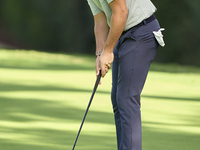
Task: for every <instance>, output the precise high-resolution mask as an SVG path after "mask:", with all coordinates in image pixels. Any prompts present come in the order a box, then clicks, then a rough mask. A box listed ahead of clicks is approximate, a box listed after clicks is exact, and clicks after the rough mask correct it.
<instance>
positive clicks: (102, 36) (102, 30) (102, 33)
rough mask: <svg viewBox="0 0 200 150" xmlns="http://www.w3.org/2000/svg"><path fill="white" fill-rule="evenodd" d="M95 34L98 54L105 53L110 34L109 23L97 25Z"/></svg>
mask: <svg viewBox="0 0 200 150" xmlns="http://www.w3.org/2000/svg"><path fill="white" fill-rule="evenodd" d="M94 33H95V40H96V52H98V51H103V48H104V46H105V43H106V40H107V37H108V33H109V26H108V25H107V22H106V23H105V22H103V23H95V26H94Z"/></svg>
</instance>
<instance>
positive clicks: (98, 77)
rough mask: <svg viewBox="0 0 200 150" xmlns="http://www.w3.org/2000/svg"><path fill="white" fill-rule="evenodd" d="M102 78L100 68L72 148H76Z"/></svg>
mask: <svg viewBox="0 0 200 150" xmlns="http://www.w3.org/2000/svg"><path fill="white" fill-rule="evenodd" d="M100 79H101V70H100V72H99V75H98V76H97V79H96V82H95V85H94V89H93V92H92V95H91V98H90V101H89V104H88V106H87V109H86V111H85V115H84V117H83V120H82V123H81V126H80V128H79V131H78V134H77V136H76V140H75V142H74V146H73V148H72V150H74V148H75V146H76V143H77V140H78V137H79V134H80V132H81V129H82V127H83V123H84V121H85V118H86V115H87V113H88V110H89V108H90V105H91V103H92V99H93V97H94V94H95V92H96V90H97V87H98V85H99V82H100Z"/></svg>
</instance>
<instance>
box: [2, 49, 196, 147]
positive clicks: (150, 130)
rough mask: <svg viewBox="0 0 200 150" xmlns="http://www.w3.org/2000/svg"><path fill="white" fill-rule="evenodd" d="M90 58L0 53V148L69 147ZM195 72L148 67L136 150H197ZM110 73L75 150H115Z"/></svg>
mask: <svg viewBox="0 0 200 150" xmlns="http://www.w3.org/2000/svg"><path fill="white" fill-rule="evenodd" d="M94 62H95V57H91V56H86V55H83V56H82V55H64V54H49V53H44V52H36V51H20V50H0V108H1V109H0V149H2V150H21V149H26V150H47V149H48V150H64V149H71V148H72V146H73V142H74V140H75V137H76V134H77V132H78V129H79V126H80V123H81V121H82V117H83V115H84V113H85V109H86V107H87V104H88V102H89V98H90V96H91V93H92V90H93V86H94V82H95V80H96V77H95V72H94V69H93V68H94ZM199 70H200V69H199V68H195V67H188V66H179V65H175V64H168V65H164V64H163V65H161V64H153V65H152V67H151V71H150V73H149V75H148V78H147V82H146V85H145V88H144V90H143V93H142V100H141V102H142V108H141V110H142V126H143V150H169V149H170V150H198V149H199V147H200V143H199V141H200V119H199V118H200V109H199V108H200V92H199V91H200V73H199V72H200V71H199ZM110 91H111V71H110V72H109V73H108V74H107V76H106V77H105V78H104V79H102V85H101V86H99V87H98V90H97V93H96V94H95V97H94V100H93V102H92V105H91V108H90V111H89V113H88V116H87V118H86V122H85V124H84V126H83V129H82V132H81V135H80V138H79V140H78V143H77V147H76V149H79V150H94V149H95V150H116V149H117V148H116V136H115V126H114V118H113V113H112V105H111V102H110Z"/></svg>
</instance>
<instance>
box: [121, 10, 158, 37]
mask: <svg viewBox="0 0 200 150" xmlns="http://www.w3.org/2000/svg"><path fill="white" fill-rule="evenodd" d="M155 19H156V16H155V15H154V14H153V15H151V16H150V17H149V18H147V19H144V20H143V21H142V22H140V23H139V24H137V25H135V26H133V27H132V28H130V29H128V30H126V31H123V33H122V34H125V33H126V32H128V31H130V30H131V29H133V28H139V27H141V26H143V25H146V24H148V23H150V22H152V21H154V20H155Z"/></svg>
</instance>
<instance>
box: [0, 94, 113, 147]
mask: <svg viewBox="0 0 200 150" xmlns="http://www.w3.org/2000/svg"><path fill="white" fill-rule="evenodd" d="M0 100H1V102H0V107H1V110H0V118H1V121H0V145H1V147H2V148H3V150H13V149H14V150H21V149H26V150H28V149H31V150H36V149H37V150H38V149H40V150H47V149H48V150H63V149H71V148H72V145H73V142H74V140H75V137H76V134H77V132H78V129H79V125H80V124H81V121H82V118H83V115H84V113H85V110H82V109H78V108H77V107H71V106H68V105H67V103H66V104H63V103H60V102H56V101H48V100H44V99H43V100H42V99H34V98H31V99H26V98H25V99H19V98H8V97H3V96H1V97H0ZM86 122H87V123H90V122H91V123H97V124H98V123H101V124H110V125H113V114H112V113H105V112H98V111H93V110H90V111H89V113H88V116H87V118H86ZM70 124H72V125H73V124H76V127H77V124H78V128H77V129H76V127H70V128H68V127H69V125H70ZM72 128H73V130H76V131H74V132H72V131H71V129H72ZM112 133H113V132H112ZM112 133H111V134H109V133H107V132H106V133H105V135H104V134H103V133H101V135H98V132H97V133H96V134H93V135H91V133H88V135H87V133H84V134H81V135H80V142H78V145H77V147H79V148H78V149H91V150H92V149H98V148H99V150H100V149H102V148H103V149H104V148H105V149H112V147H113V145H114V144H115V142H116V141H115V135H113V134H112ZM108 134H109V135H108ZM94 135H95V136H94ZM110 139H112V140H110Z"/></svg>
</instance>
